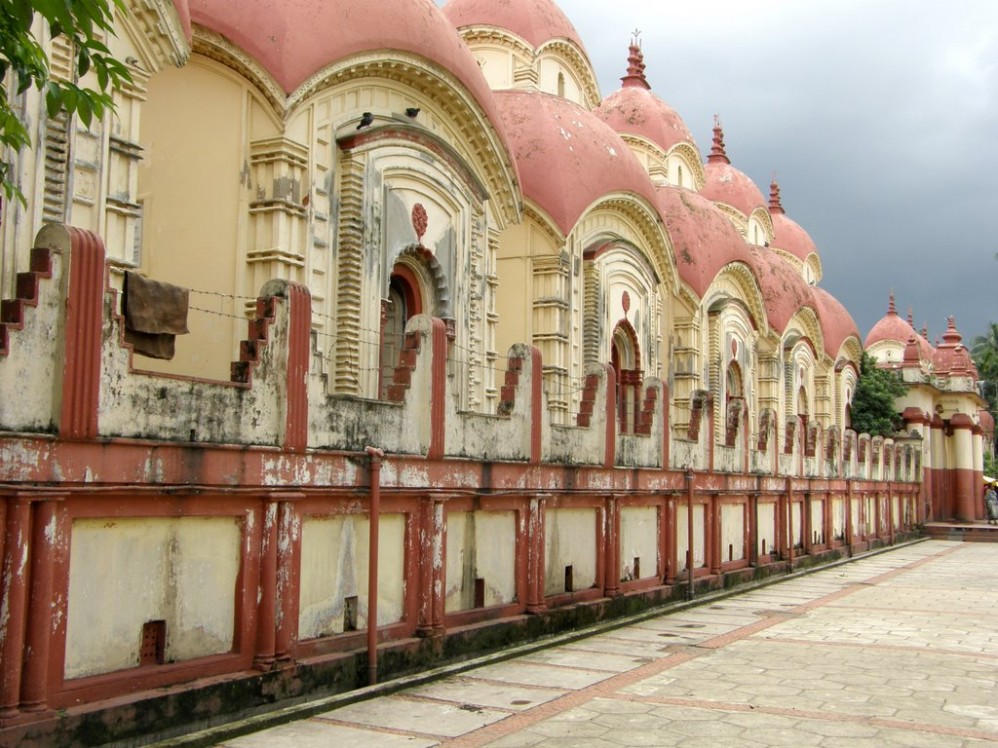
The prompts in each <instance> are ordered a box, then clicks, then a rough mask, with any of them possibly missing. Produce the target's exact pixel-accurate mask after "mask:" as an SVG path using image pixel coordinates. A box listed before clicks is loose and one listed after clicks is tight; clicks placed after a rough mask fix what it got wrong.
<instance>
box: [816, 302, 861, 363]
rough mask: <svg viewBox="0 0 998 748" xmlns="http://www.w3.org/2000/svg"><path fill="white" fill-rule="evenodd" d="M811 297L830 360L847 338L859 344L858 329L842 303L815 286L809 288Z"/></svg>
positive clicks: (834, 356)
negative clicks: (854, 339) (853, 339)
mask: <svg viewBox="0 0 998 748" xmlns="http://www.w3.org/2000/svg"><path fill="white" fill-rule="evenodd" d="M811 296H812V297H813V298H814V305H815V307H816V308H817V311H818V319H819V320H820V321H821V334H822V336H823V337H824V339H825V341H824V343H825V353H827V354H828V356H829V357H830V358H832V359H834V358H836V357H837V356H838V355H839V349H840V348H842V344H843V343H844V342H845V341H846V339H847V338H849V337H854V338H856V341H857V342H859V328H858V327H856V323H855V322H854V321H853V318H852V315H851V314H849V312H848V311H847V310H846V308H845V307H844V306H842V303H841V302H840V301H839V300H838V299H836V298H835V297H834V296H832V295H831V294H830V293H828V291H826V290H825V289H823V288H818V287H817V286H811Z"/></svg>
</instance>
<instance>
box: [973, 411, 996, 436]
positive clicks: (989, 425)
mask: <svg viewBox="0 0 998 748" xmlns="http://www.w3.org/2000/svg"><path fill="white" fill-rule="evenodd" d="M977 421H978V423H980V424H981V430H982V431H983V432H984V433H985V434H991V435H994V433H995V418H994V416H993V415H991V412H990V411H987V410H984V409H983V408H982V409H981V410H979V411H977Z"/></svg>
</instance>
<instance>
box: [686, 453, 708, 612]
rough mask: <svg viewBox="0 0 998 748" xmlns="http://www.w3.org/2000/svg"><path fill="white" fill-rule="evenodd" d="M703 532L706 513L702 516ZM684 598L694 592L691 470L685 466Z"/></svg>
mask: <svg viewBox="0 0 998 748" xmlns="http://www.w3.org/2000/svg"><path fill="white" fill-rule="evenodd" d="M704 520H705V522H704V532H706V531H707V528H706V515H705V517H704ZM686 580H687V586H686V599H687V600H692V599H693V597H694V595H695V594H696V592H695V589H694V586H693V470H692V468H686Z"/></svg>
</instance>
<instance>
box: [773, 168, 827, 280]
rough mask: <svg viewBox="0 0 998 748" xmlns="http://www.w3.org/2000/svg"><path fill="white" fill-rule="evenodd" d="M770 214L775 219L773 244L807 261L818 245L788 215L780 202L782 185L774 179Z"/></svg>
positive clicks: (816, 251)
mask: <svg viewBox="0 0 998 748" xmlns="http://www.w3.org/2000/svg"><path fill="white" fill-rule="evenodd" d="M769 216H770V218H771V219H772V221H773V246H774V247H775V248H777V249H782V250H783V251H784V252H789V253H790V254H792V255H793V256H794V257H796V258H797V259H799V260H800V261H801V262H807V258H808V257H810V256H811V255H812V254H818V247H817V246H815V244H814V241H813V240H812V239H811V237H810V236H809V235H808V233H807V232H806V231H805V230H804V229H802V228H801V227H800V225H799V224H798V223H797V222H796V221H793V220H791V219H790V218H788V217H787V214H786V213H784V212H783V205H782V203H781V202H780V186H779V185H778V184H777V183H776V182H775V181H774V182H773V183H772V184H770V186H769Z"/></svg>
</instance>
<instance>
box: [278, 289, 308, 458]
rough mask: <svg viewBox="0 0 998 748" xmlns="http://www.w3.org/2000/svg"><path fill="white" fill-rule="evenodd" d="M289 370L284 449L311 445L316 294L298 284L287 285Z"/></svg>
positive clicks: (303, 447)
mask: <svg viewBox="0 0 998 748" xmlns="http://www.w3.org/2000/svg"><path fill="white" fill-rule="evenodd" d="M287 294H288V298H287V301H288V370H287V413H286V414H285V423H284V448H285V449H287V450H288V451H291V452H298V453H302V452H304V451H305V449H306V448H307V447H308V368H309V362H310V361H311V358H312V295H311V294H310V293H309V290H308V289H307V288H306V287H305V286H302V285H300V284H298V283H288V284H287Z"/></svg>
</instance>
